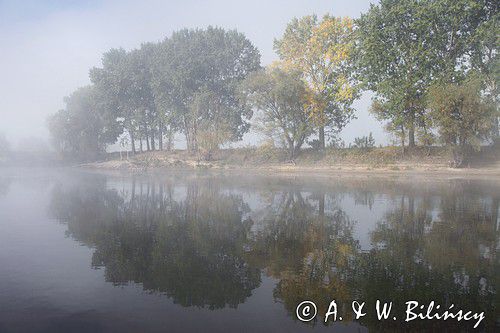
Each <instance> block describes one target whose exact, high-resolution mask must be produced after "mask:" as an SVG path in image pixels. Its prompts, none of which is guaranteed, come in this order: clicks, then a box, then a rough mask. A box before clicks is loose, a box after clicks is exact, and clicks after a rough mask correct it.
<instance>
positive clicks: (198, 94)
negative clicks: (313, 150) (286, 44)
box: [154, 27, 260, 151]
mask: <svg viewBox="0 0 500 333" xmlns="http://www.w3.org/2000/svg"><path fill="white" fill-rule="evenodd" d="M159 52H160V57H159V61H158V62H157V65H156V68H155V77H154V87H155V94H156V95H157V96H158V99H159V100H158V105H161V106H162V107H164V108H170V109H172V110H173V112H174V114H175V115H174V118H175V119H176V121H177V122H178V123H179V124H181V130H182V131H183V132H184V134H185V135H186V141H187V143H188V149H189V150H191V151H196V150H197V148H198V136H197V131H198V128H199V127H200V125H201V124H203V123H206V122H214V123H216V122H218V121H222V120H223V121H224V122H225V125H226V126H227V128H228V130H229V131H230V133H231V135H230V137H229V138H228V139H229V140H231V141H235V140H239V139H241V137H242V136H243V134H244V133H246V132H247V131H248V129H249V126H250V125H249V123H248V119H249V118H250V117H251V116H252V112H251V110H250V109H248V108H242V106H241V104H240V103H239V100H238V96H237V91H236V89H237V87H238V85H239V83H240V82H241V81H242V80H243V79H245V78H246V77H247V75H248V74H249V73H251V72H252V71H254V70H257V69H259V68H260V54H259V52H258V50H257V49H256V48H255V47H254V46H253V45H252V43H251V42H250V41H249V40H248V39H247V38H246V37H245V36H244V35H243V34H241V33H239V32H237V31H236V30H229V31H226V30H224V29H222V28H214V27H208V28H207V29H206V30H201V29H194V30H190V29H183V30H180V31H177V32H175V33H174V34H173V35H172V36H171V37H170V38H168V39H166V40H165V41H164V42H163V43H162V44H161V45H160V47H159ZM200 100H201V101H203V102H201V103H200ZM204 102H208V103H204Z"/></svg>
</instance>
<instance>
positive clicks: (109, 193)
mask: <svg viewBox="0 0 500 333" xmlns="http://www.w3.org/2000/svg"><path fill="white" fill-rule="evenodd" d="M498 193H499V191H498V187H495V186H491V184H490V185H488V184H486V183H483V182H474V181H450V182H439V183H435V182H427V183H410V182H406V183H405V182H394V181H383V180H373V179H371V180H367V179H357V180H356V179H354V180H343V179H337V181H335V182H324V181H321V180H316V181H306V180H303V179H301V178H298V179H287V178H284V179H283V178H281V179H280V178H274V177H263V178H258V177H256V178H253V177H249V176H239V177H229V176H213V175H200V176H195V175H192V174H186V175H185V176H179V175H170V176H168V175H164V176H163V177H130V176H117V177H105V176H98V175H95V174H92V173H89V174H87V175H85V176H83V178H81V180H80V181H74V182H72V183H69V184H68V183H65V182H62V183H61V184H60V185H59V186H57V187H55V189H54V191H53V195H52V202H51V206H50V211H51V214H52V215H53V216H54V217H55V218H57V219H58V220H60V221H61V222H62V223H64V224H65V225H66V226H67V232H68V234H69V235H71V236H72V237H73V238H74V239H76V240H78V241H79V242H82V243H84V244H86V245H88V246H90V247H92V248H93V249H94V254H93V257H92V266H93V267H96V268H97V267H102V268H104V270H105V278H106V280H107V281H109V282H112V283H113V284H116V285H127V284H128V283H129V282H135V283H139V284H141V285H142V286H143V288H144V289H145V290H148V291H151V292H159V293H161V294H166V295H167V296H168V297H170V298H172V299H173V300H174V302H175V303H178V304H181V305H183V306H195V307H206V308H209V309H219V308H223V307H238V306H239V305H240V304H243V303H245V302H246V301H247V299H248V298H250V297H252V292H253V290H255V289H256V288H257V287H258V286H259V285H260V284H261V277H260V275H261V274H265V275H267V276H269V277H272V278H273V279H275V280H276V281H277V283H276V286H275V287H274V289H273V291H272V293H273V298H274V300H275V301H278V302H280V303H283V306H284V307H285V309H286V310H287V312H288V313H289V314H290V315H292V316H293V313H294V310H295V306H296V305H297V304H298V303H300V301H301V300H304V299H313V300H314V301H315V302H316V303H317V304H318V307H319V310H320V312H324V311H325V310H326V307H327V306H328V304H329V302H330V300H331V299H332V298H335V299H337V300H338V301H339V302H349V301H350V300H353V299H362V300H364V301H367V302H372V303H373V302H374V301H375V300H376V299H386V300H391V301H394V302H395V303H396V309H395V311H401V309H402V308H401V307H398V306H402V305H404V302H406V301H407V300H410V299H415V300H418V301H420V302H429V301H430V300H435V301H438V302H441V303H445V302H449V301H452V302H455V303H457V304H460V306H461V307H463V308H472V309H474V310H475V311H478V310H481V309H482V310H484V311H486V313H487V323H488V324H487V325H490V326H491V325H493V323H494V320H495V318H494V316H495V313H496V311H497V309H496V304H497V302H498V296H497V290H498V286H499V281H498V276H499V274H498V271H499V269H500V266H499V261H498V257H497V254H496V253H497V251H498V244H499V242H498V241H499V229H498V211H499V207H498V205H499V197H498ZM360 208H362V209H365V210H366V211H367V213H366V214H365V215H356V211H359V210H360ZM368 212H372V214H371V215H369V213H368ZM358 225H362V226H364V227H363V229H361V230H358V231H357V232H356V228H357V226H358ZM360 232H361V233H364V237H365V238H367V239H368V240H369V242H370V247H369V248H366V247H365V246H362V244H361V243H362V241H360V239H361V238H362V237H360V235H359V233H360ZM363 247H365V248H364V249H363ZM349 319H351V318H346V320H349ZM362 324H364V325H367V326H368V327H379V325H380V323H379V322H378V321H376V320H375V319H374V318H373V317H371V316H367V317H366V318H364V319H363V320H362ZM382 325H386V326H384V327H386V328H391V327H392V328H394V329H397V328H398V327H397V326H391V325H395V324H393V323H386V324H382ZM422 325H423V326H422V327H427V328H428V327H433V328H440V327H441V328H449V329H451V328H453V327H454V328H457V327H456V326H453V327H452V326H450V325H453V324H452V323H424V324H422ZM425 325H427V326H425ZM429 325H431V326H429Z"/></svg>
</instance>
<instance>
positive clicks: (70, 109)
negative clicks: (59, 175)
mask: <svg viewBox="0 0 500 333" xmlns="http://www.w3.org/2000/svg"><path fill="white" fill-rule="evenodd" d="M64 101H65V104H66V107H65V108H64V109H62V110H60V111H59V112H57V113H56V114H54V115H52V116H51V117H49V119H48V127H49V130H50V133H51V135H52V140H53V144H54V146H55V148H56V149H57V150H58V151H59V152H60V153H61V154H62V155H63V156H64V157H68V158H71V159H77V160H91V159H95V158H97V157H98V156H99V155H100V154H101V153H103V152H104V151H105V148H106V144H109V143H114V142H115V141H116V139H117V137H118V135H119V134H120V133H121V131H122V128H121V126H120V124H119V123H118V122H116V119H114V118H110V117H109V113H108V112H107V109H106V107H105V105H106V103H105V102H103V99H102V96H101V95H99V92H98V91H97V90H96V89H95V88H94V87H92V86H86V87H83V88H80V89H78V90H76V91H75V92H74V93H72V94H71V95H70V96H68V97H66V98H65V100H64Z"/></svg>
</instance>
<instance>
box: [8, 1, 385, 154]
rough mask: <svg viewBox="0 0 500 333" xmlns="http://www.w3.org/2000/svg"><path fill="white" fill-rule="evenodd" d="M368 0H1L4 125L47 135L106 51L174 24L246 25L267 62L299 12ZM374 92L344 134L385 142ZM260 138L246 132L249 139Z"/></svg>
mask: <svg viewBox="0 0 500 333" xmlns="http://www.w3.org/2000/svg"><path fill="white" fill-rule="evenodd" d="M369 3H370V1H369V0H349V1H340V0H330V1H326V0H322V1H321V0H303V1H295V0H288V1H271V0H267V1H261V0H252V1H236V0H232V1H231V0H224V1H195V0H187V1H178V2H177V1H131V0H122V1H96V0H94V1H74V0H65V1H64V0H52V1H48V0H47V1H36V0H28V1H15V0H12V1H11V0H7V1H5V0H0V45H1V48H0V73H1V75H0V103H1V104H0V133H5V135H6V136H7V138H8V140H9V141H10V142H11V143H12V144H13V146H16V145H17V143H18V142H19V141H22V140H23V139H24V140H25V139H26V138H29V137H35V138H39V139H41V140H46V139H47V138H48V132H47V129H46V127H45V119H46V118H47V115H49V114H51V113H54V112H56V111H57V110H59V109H61V108H62V107H63V97H64V96H67V95H69V94H70V93H71V92H72V91H73V90H75V89H76V88H77V87H79V86H82V85H85V84H88V83H89V78H88V71H89V69H90V68H91V67H94V66H100V61H101V55H102V53H103V52H105V51H107V50H109V49H110V48H113V47H124V48H125V49H131V48H135V47H138V46H139V45H140V44H141V42H145V41H158V40H161V39H163V38H164V37H165V36H169V35H170V34H171V33H172V31H175V30H178V29H181V28H184V27H188V28H194V27H206V26H208V25H217V26H221V27H224V28H231V29H232V28H235V29H237V30H238V31H240V32H243V33H244V34H245V35H246V36H247V37H248V38H249V39H250V40H251V41H252V42H253V43H254V44H255V45H256V46H257V48H258V49H259V50H260V52H261V55H262V62H263V64H264V65H265V64H268V63H270V62H271V61H273V60H275V59H276V58H277V57H276V55H275V54H274V51H273V40H274V38H276V37H280V36H281V34H282V33H283V31H284V29H285V26H286V24H287V22H288V21H289V20H290V19H292V18H293V17H300V16H304V15H308V14H313V13H315V14H317V15H318V16H321V15H323V14H325V13H330V14H332V15H335V16H351V17H358V16H359V14H360V13H361V12H364V11H366V10H367V9H368V8H369ZM369 100H370V99H369V97H368V96H366V95H365V96H363V98H361V99H360V100H359V101H357V102H356V104H355V106H356V109H357V116H358V119H357V120H355V121H353V122H352V123H351V124H350V125H349V126H348V127H347V128H346V129H345V130H344V131H343V134H342V137H343V138H344V140H345V141H346V142H348V143H349V142H352V140H353V138H354V137H356V136H361V135H366V134H368V132H370V131H372V132H373V135H374V137H375V140H376V142H377V144H378V143H385V142H387V140H388V138H387V134H386V133H385V132H384V131H383V129H382V126H381V125H380V124H379V123H378V122H377V121H376V120H375V119H373V117H372V116H371V115H369V114H368V111H367V109H368V106H369ZM256 141H258V139H257V137H256V135H255V134H250V135H247V136H246V137H245V139H244V142H243V144H248V143H255V142H256Z"/></svg>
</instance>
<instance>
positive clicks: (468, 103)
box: [428, 76, 498, 167]
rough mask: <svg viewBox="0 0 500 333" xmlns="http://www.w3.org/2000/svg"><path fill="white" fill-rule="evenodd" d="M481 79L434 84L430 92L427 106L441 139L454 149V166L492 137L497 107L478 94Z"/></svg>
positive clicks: (473, 77)
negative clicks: (430, 110)
mask: <svg viewBox="0 0 500 333" xmlns="http://www.w3.org/2000/svg"><path fill="white" fill-rule="evenodd" d="M481 84H482V82H481V79H480V78H479V77H477V76H472V77H470V78H469V79H467V80H466V81H465V82H464V83H461V84H453V83H451V84H436V85H434V86H433V87H431V89H430V91H429V97H428V98H429V106H430V108H431V109H432V117H433V119H434V121H435V123H436V125H437V126H438V129H439V134H440V136H441V139H442V140H443V141H444V142H445V143H446V144H448V145H450V146H452V147H453V148H454V165H455V166H456V167H459V166H461V165H462V164H463V162H464V161H465V160H466V159H467V154H468V153H469V151H470V149H471V148H472V149H475V150H478V149H479V148H480V145H481V143H482V141H483V140H487V139H489V138H491V137H492V130H493V129H494V121H496V119H498V108H496V106H495V105H493V104H492V103H491V101H489V100H486V99H485V97H484V96H483V95H482V93H481V90H482V88H481Z"/></svg>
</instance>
